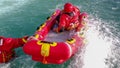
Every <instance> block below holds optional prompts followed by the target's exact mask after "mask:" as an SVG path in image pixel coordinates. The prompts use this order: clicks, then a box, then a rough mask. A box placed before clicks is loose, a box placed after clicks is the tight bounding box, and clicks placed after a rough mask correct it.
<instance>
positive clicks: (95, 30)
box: [83, 20, 112, 68]
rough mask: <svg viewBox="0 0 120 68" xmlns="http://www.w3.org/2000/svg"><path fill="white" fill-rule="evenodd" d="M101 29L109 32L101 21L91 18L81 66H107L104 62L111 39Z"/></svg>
mask: <svg viewBox="0 0 120 68" xmlns="http://www.w3.org/2000/svg"><path fill="white" fill-rule="evenodd" d="M101 31H105V32H106V31H107V32H109V29H108V28H106V27H105V24H104V25H103V23H102V22H101V21H96V20H92V24H91V27H90V28H89V30H88V32H87V40H88V45H87V47H86V50H85V55H84V66H83V68H106V67H107V66H106V63H105V62H106V58H107V57H108V54H109V53H110V50H111V49H110V46H111V45H112V39H111V38H109V37H107V36H105V34H104V33H103V32H101Z"/></svg>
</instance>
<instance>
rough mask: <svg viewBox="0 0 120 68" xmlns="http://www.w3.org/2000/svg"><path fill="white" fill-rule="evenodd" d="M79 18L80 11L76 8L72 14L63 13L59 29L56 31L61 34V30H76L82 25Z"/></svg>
mask: <svg viewBox="0 0 120 68" xmlns="http://www.w3.org/2000/svg"><path fill="white" fill-rule="evenodd" d="M79 17H80V10H79V9H78V8H77V7H76V6H74V8H73V12H71V13H66V12H64V10H63V11H62V12H61V15H60V19H59V24H58V28H57V30H56V31H57V32H59V31H61V30H73V29H76V28H77V27H78V25H79V24H80V22H79Z"/></svg>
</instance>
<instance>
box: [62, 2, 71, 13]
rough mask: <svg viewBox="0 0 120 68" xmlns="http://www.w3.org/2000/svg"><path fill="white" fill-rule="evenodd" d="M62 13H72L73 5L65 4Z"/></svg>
mask: <svg viewBox="0 0 120 68" xmlns="http://www.w3.org/2000/svg"><path fill="white" fill-rule="evenodd" d="M64 11H65V12H72V11H73V5H72V4H71V3H66V4H65V5H64Z"/></svg>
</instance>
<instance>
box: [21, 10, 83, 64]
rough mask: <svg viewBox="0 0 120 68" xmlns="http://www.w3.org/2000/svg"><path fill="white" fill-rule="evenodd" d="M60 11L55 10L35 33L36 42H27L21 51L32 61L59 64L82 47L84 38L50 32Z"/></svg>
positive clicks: (65, 33)
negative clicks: (29, 56)
mask: <svg viewBox="0 0 120 68" xmlns="http://www.w3.org/2000/svg"><path fill="white" fill-rule="evenodd" d="M59 14H60V10H56V11H55V12H54V13H53V14H52V15H51V17H50V18H49V19H47V21H46V22H45V23H44V24H42V25H41V26H40V27H39V28H38V30H37V31H36V32H35V38H37V39H38V40H30V41H28V42H27V43H26V44H25V45H24V47H23V50H24V52H25V53H26V54H28V55H31V56H32V59H33V60H35V61H38V62H42V63H44V64H61V63H63V62H65V61H67V60H68V59H70V57H71V56H73V55H74V54H75V53H76V52H77V51H78V48H80V47H81V46H82V45H84V37H83V36H81V35H79V34H78V33H77V32H72V31H64V32H62V33H55V32H53V31H52V30H51V28H52V27H53V24H54V23H55V20H56V18H57V16H58V15H59Z"/></svg>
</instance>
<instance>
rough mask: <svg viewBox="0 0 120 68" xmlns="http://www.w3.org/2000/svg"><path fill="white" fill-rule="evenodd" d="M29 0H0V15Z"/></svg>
mask: <svg viewBox="0 0 120 68" xmlns="http://www.w3.org/2000/svg"><path fill="white" fill-rule="evenodd" d="M28 1H29V0H0V15H2V14H4V13H6V12H11V11H12V10H14V9H17V8H19V7H21V6H22V5H24V4H25V3H27V2H28Z"/></svg>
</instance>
